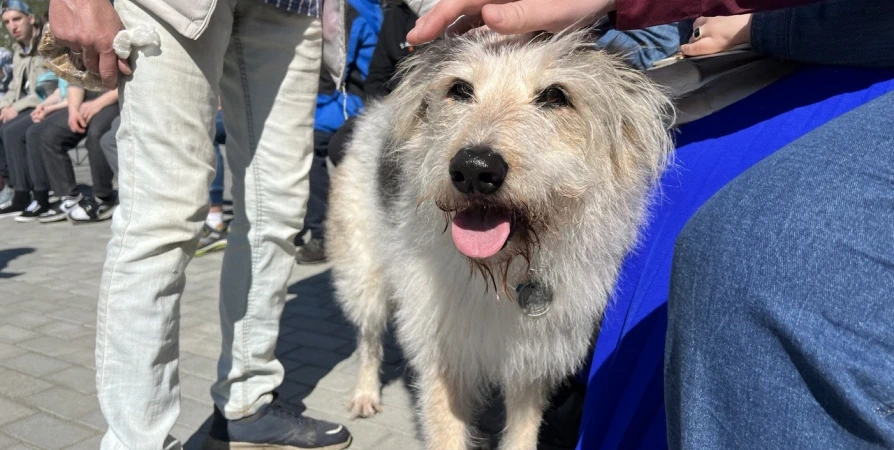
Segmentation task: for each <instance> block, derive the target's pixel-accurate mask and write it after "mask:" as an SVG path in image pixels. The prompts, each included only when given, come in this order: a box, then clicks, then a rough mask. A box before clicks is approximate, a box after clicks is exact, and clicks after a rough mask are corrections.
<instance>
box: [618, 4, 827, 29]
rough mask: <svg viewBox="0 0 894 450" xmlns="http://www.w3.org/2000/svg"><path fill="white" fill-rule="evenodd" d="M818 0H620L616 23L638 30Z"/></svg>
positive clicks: (621, 26)
mask: <svg viewBox="0 0 894 450" xmlns="http://www.w3.org/2000/svg"><path fill="white" fill-rule="evenodd" d="M815 1H817V0H617V3H616V8H615V9H616V13H615V14H616V19H615V20H616V26H617V28H618V29H619V30H636V29H640V28H646V27H651V26H653V25H662V24H666V23H671V22H677V21H680V20H684V19H693V18H696V17H699V16H707V17H711V16H732V15H736V14H745V13H751V12H756V11H765V10H770V9H782V8H790V7H793V6H800V5H804V4H807V3H813V2H815Z"/></svg>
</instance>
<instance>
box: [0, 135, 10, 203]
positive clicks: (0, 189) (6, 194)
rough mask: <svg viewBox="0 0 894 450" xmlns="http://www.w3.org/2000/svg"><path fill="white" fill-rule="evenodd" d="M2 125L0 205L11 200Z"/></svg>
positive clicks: (0, 138) (0, 141)
mask: <svg viewBox="0 0 894 450" xmlns="http://www.w3.org/2000/svg"><path fill="white" fill-rule="evenodd" d="M3 125H4V124H0V206H2V205H4V204H5V203H7V202H9V201H11V200H12V195H13V190H12V180H10V176H9V164H8V163H7V161H6V151H5V150H3Z"/></svg>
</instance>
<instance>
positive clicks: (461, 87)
mask: <svg viewBox="0 0 894 450" xmlns="http://www.w3.org/2000/svg"><path fill="white" fill-rule="evenodd" d="M474 95H475V91H474V90H473V89H472V85H471V84H469V83H468V82H466V81H463V80H456V81H454V82H453V85H451V86H450V90H449V91H447V96H448V97H450V98H452V99H454V100H456V101H458V102H470V101H472V96H474Z"/></svg>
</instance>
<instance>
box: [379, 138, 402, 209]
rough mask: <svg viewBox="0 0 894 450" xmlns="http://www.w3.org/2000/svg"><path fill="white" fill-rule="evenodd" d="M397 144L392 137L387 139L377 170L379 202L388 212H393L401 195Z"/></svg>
mask: <svg viewBox="0 0 894 450" xmlns="http://www.w3.org/2000/svg"><path fill="white" fill-rule="evenodd" d="M396 145H397V143H396V142H395V141H394V139H393V138H392V137H391V136H388V137H387V138H386V139H385V145H384V146H383V148H382V153H381V154H380V155H379V161H378V167H377V168H376V184H377V185H378V188H379V200H380V201H381V202H382V207H383V209H384V210H385V211H386V212H389V213H390V212H392V210H393V209H394V204H395V203H396V202H397V198H398V196H399V195H400V172H401V168H400V161H399V160H398V158H397V149H396Z"/></svg>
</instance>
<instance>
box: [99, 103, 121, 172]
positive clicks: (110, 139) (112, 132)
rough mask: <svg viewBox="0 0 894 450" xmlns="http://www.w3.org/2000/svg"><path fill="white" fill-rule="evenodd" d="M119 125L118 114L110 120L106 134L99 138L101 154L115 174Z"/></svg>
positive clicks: (119, 117)
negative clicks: (110, 123) (110, 124)
mask: <svg viewBox="0 0 894 450" xmlns="http://www.w3.org/2000/svg"><path fill="white" fill-rule="evenodd" d="M120 125H121V116H120V115H119V116H118V117H115V120H113V121H112V127H111V128H109V131H106V134H104V135H102V137H101V138H100V139H99V146H100V147H102V154H103V155H105V157H106V161H108V162H109V166H110V167H111V168H112V172H115V175H117V174H118V140H117V138H116V136H117V135H118V127H119V126H120Z"/></svg>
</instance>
